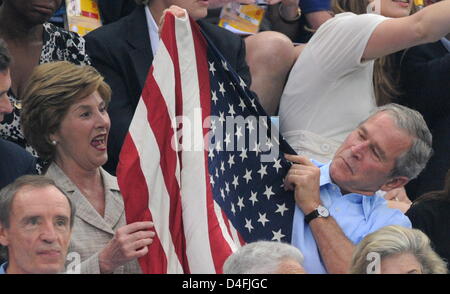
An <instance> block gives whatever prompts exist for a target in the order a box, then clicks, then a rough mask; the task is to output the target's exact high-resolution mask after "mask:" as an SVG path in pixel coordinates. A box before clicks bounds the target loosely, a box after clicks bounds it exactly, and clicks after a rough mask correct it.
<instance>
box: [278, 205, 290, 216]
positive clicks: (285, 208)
mask: <svg viewBox="0 0 450 294" xmlns="http://www.w3.org/2000/svg"><path fill="white" fill-rule="evenodd" d="M277 206H278V209H277V210H276V211H275V213H277V212H279V213H280V214H281V216H283V214H284V212H285V211H286V210H289V209H288V208H287V207H286V204H285V203H283V205H278V204H277Z"/></svg>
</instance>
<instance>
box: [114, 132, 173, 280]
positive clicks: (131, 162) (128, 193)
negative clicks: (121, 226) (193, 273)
mask: <svg viewBox="0 0 450 294" xmlns="http://www.w3.org/2000/svg"><path fill="white" fill-rule="evenodd" d="M120 162H121V164H119V165H118V169H117V181H118V183H119V187H120V191H121V193H122V196H123V200H124V204H125V208H126V210H125V216H126V219H127V223H128V224H130V223H134V222H141V221H153V218H152V214H151V212H150V210H149V209H148V199H149V197H150V194H149V191H148V187H147V184H146V180H145V177H144V174H143V173H142V170H141V163H140V159H139V153H138V151H137V149H136V146H135V145H134V142H133V139H132V138H131V135H130V134H129V133H128V134H127V136H126V138H125V142H124V144H123V147H122V151H121V153H120ZM139 264H140V265H141V269H142V272H143V273H154V274H160V273H166V272H167V259H166V255H165V253H164V249H163V247H162V245H161V242H160V240H159V238H158V236H157V235H155V237H154V239H153V243H152V245H151V246H149V251H148V253H147V254H146V255H145V256H143V257H141V258H139Z"/></svg>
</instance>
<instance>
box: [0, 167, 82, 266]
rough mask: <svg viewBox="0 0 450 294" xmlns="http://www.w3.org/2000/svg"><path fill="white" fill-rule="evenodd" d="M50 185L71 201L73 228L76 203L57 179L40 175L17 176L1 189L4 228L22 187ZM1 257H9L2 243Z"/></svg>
mask: <svg viewBox="0 0 450 294" xmlns="http://www.w3.org/2000/svg"><path fill="white" fill-rule="evenodd" d="M48 186H53V187H55V188H56V189H58V190H59V191H60V192H61V193H62V194H63V195H64V197H66V199H67V201H68V202H69V207H70V220H69V221H70V222H69V224H70V228H71V229H72V228H73V224H74V221H75V213H76V208H75V205H74V204H73V203H72V201H71V200H70V198H69V197H68V196H67V194H66V193H65V192H64V190H63V189H61V188H60V187H59V186H58V185H57V184H56V183H55V181H53V180H52V179H50V178H48V177H45V176H40V175H25V176H21V177H19V178H17V179H16V180H15V181H14V182H12V183H11V184H9V185H7V186H6V187H4V188H3V189H2V190H0V224H1V225H2V226H3V227H4V228H9V226H10V216H11V212H12V211H11V207H12V204H13V201H14V198H15V196H16V194H17V193H18V192H19V191H21V190H22V189H25V187H32V188H44V187H48ZM0 257H1V258H5V259H8V249H7V247H5V246H2V245H0Z"/></svg>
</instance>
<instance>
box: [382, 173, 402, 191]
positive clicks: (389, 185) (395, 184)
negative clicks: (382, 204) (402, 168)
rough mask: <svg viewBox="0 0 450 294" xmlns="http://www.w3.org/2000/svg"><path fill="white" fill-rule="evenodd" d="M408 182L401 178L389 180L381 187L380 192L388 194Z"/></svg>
mask: <svg viewBox="0 0 450 294" xmlns="http://www.w3.org/2000/svg"><path fill="white" fill-rule="evenodd" d="M408 182H409V178H407V177H404V176H401V177H395V178H393V179H390V180H389V181H387V182H386V183H385V184H384V185H383V186H381V188H380V190H382V191H385V192H389V191H391V190H393V189H396V188H400V187H403V186H404V185H406V184H407V183H408Z"/></svg>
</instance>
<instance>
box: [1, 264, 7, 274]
mask: <svg viewBox="0 0 450 294" xmlns="http://www.w3.org/2000/svg"><path fill="white" fill-rule="evenodd" d="M7 267H8V262H5V263H4V264H2V265H0V275H3V274H6V268H7Z"/></svg>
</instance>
